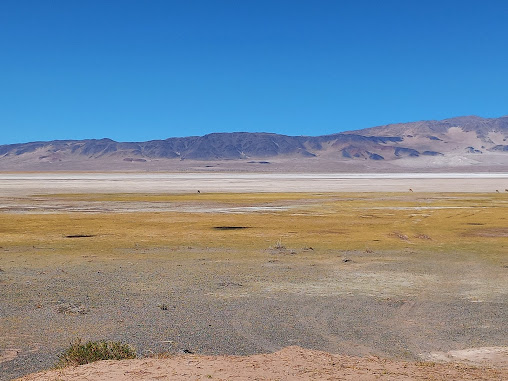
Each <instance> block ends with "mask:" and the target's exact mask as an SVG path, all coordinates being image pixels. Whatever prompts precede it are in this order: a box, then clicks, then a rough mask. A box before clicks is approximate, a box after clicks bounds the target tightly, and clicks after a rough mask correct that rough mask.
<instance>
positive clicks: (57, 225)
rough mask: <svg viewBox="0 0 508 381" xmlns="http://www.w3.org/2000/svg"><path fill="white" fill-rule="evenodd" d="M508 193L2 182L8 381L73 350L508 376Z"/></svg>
mask: <svg viewBox="0 0 508 381" xmlns="http://www.w3.org/2000/svg"><path fill="white" fill-rule="evenodd" d="M410 189H411V190H410ZM505 189H508V174H470V175H467V174H466V175H464V174H460V175H458V174H442V175H441V174H407V175H403V174H396V175H390V174H383V175H374V174H373V175H366V174H363V175H339V174H337V175H330V174H326V175H319V174H310V175H297V174H291V175H274V174H228V173H226V174H224V173H223V174H181V173H180V174H120V173H118V174H85V173H67V174H62V173H59V174H40V173H38V174H34V173H32V174H20V173H16V174H0V295H1V299H0V379H2V380H9V379H12V378H14V377H18V376H21V375H24V374H27V373H30V372H33V371H37V370H41V369H46V368H49V367H51V366H52V365H53V364H54V363H55V362H56V360H57V355H58V354H59V353H60V352H61V351H62V350H63V349H64V348H66V347H67V346H68V345H69V343H70V342H71V341H73V340H74V339H76V338H82V339H83V340H101V339H105V340H115V341H116V340H119V341H123V342H126V343H129V344H132V345H133V346H134V347H135V348H136V350H137V352H138V353H139V354H140V355H150V354H154V353H160V352H170V353H179V352H181V351H184V350H187V351H192V352H195V353H201V354H236V355H242V354H254V353H265V352H272V351H276V350H278V349H281V348H283V347H287V346H291V345H298V346H301V347H305V348H310V349H316V350H322V351H327V352H331V353H341V354H345V355H361V356H366V355H377V356H382V357H388V358H394V359H403V360H415V361H429V360H433V361H443V360H446V359H450V358H452V357H453V356H454V353H455V354H457V353H467V354H468V355H469V356H470V358H469V360H470V361H471V362H472V363H475V362H476V363H481V364H487V365H492V366H508V355H507V347H508V334H507V329H506V326H507V324H508V192H507V191H505ZM198 190H199V191H200V193H197V191H198ZM460 351H462V352H460ZM475 354H476V355H475ZM475 356H476V357H475ZM482 356H483V357H484V358H483V359H482V358H481V357H482Z"/></svg>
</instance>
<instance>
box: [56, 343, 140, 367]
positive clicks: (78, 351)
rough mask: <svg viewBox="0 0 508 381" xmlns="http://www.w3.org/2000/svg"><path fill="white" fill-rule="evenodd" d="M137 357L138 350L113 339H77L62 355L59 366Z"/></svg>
mask: <svg viewBox="0 0 508 381" xmlns="http://www.w3.org/2000/svg"><path fill="white" fill-rule="evenodd" d="M134 358H136V352H135V351H134V349H133V348H132V347H131V346H130V345H128V344H123V343H120V342H113V341H88V342H86V343H84V344H83V343H82V342H81V339H76V340H75V341H74V342H72V343H71V345H70V347H69V348H67V349H66V350H65V351H64V352H63V353H62V354H60V356H58V363H57V364H56V367H57V368H64V367H67V366H78V365H83V364H88V363H91V362H94V361H101V360H125V359H134Z"/></svg>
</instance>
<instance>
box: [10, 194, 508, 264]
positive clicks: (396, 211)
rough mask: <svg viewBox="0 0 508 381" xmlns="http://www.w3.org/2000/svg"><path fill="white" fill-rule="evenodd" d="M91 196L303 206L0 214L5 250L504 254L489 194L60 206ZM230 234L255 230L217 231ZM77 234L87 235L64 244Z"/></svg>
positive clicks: (227, 197)
mask: <svg viewBox="0 0 508 381" xmlns="http://www.w3.org/2000/svg"><path fill="white" fill-rule="evenodd" d="M202 196H203V197H202ZM54 197H57V196H54ZM88 197H90V199H92V200H97V199H99V200H103V199H108V200H109V201H113V202H123V201H126V200H129V201H132V200H136V201H144V202H156V201H155V200H164V201H167V200H180V201H181V199H185V200H186V202H192V203H195V204H201V203H202V202H203V200H204V199H205V198H206V203H207V204H210V203H212V204H215V205H221V204H223V203H230V204H233V203H236V204H241V205H259V204H266V203H268V202H269V203H270V205H281V204H286V203H288V202H291V203H293V204H297V205H300V207H297V208H292V209H289V210H286V211H273V212H264V213H260V212H257V213H242V214H227V213H216V214H213V213H177V212H164V213H135V214H133V213H125V214H121V213H109V214H106V213H105V214H86V213H60V214H0V233H1V236H0V246H11V247H12V246H20V247H26V246H36V247H43V248H48V249H51V250H53V251H65V252H67V253H79V252H84V251H87V252H88V251H90V250H99V251H108V250H111V249H112V248H118V247H123V248H139V247H140V246H141V247H152V248H153V247H160V246H172V247H176V246H184V247H187V246H192V247H198V248H205V247H217V248H223V247H229V248H234V249H242V250H260V249H266V248H268V247H270V246H273V242H276V241H278V240H279V239H282V240H283V241H284V243H285V245H286V246H288V247H291V248H302V247H313V248H316V249H321V250H333V249H337V250H366V249H367V250H388V249H390V250H400V249H403V248H411V249H415V250H416V249H418V250H424V251H428V250H431V251H449V250H455V249H459V248H460V250H461V251H464V252H475V253H477V254H478V255H484V256H486V257H491V258H495V257H496V256H497V255H500V254H502V253H504V252H506V249H507V237H506V235H507V234H506V229H507V227H508V217H507V216H508V199H507V198H506V197H499V196H496V195H492V194H485V195H481V194H480V195H471V194H466V195H461V194H454V195H453V197H450V196H449V195H439V194H426V195H423V196H422V195H419V196H413V197H411V196H407V195H405V194H354V195H353V194H343V195H336V194H335V195H330V194H325V195H316V194H314V195H309V194H280V195H278V196H277V195H274V194H249V195H241V194H211V195H180V196H174V195H167V196H165V195H155V196H154V195H64V196H62V195H58V198H59V199H60V198H62V199H73V200H80V201H83V200H86V199H87V198H88ZM310 201H311V202H310ZM319 201H321V202H319ZM227 226H242V227H248V228H249V229H243V230H240V229H238V230H228V229H222V230H220V229H214V227H227ZM80 235H82V236H90V237H88V238H87V237H82V238H79V237H78V238H73V239H72V238H67V237H68V236H80ZM401 237H404V239H402V238H401Z"/></svg>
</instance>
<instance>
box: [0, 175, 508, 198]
mask: <svg viewBox="0 0 508 381" xmlns="http://www.w3.org/2000/svg"><path fill="white" fill-rule="evenodd" d="M409 189H412V190H413V191H415V192H495V191H496V190H498V191H500V192H504V191H505V189H508V173H476V174H475V173H468V174H458V173H443V174H423V173H415V174H413V173H398V174H394V173H392V174H374V173H371V174H255V173H244V174H240V173H188V174H182V173H165V174H148V173H133V174H121V173H103V174H101V173H95V174H91V173H88V174H85V173H81V174H80V173H58V174H57V173H42V174H39V173H32V174H29V173H28V174H6V173H3V174H0V194H1V195H2V196H22V195H31V194H48V193H123V192H129V193H133V192H145V193H182V192H183V193H188V192H197V190H200V191H202V192H239V193H245V192H401V191H408V190H409Z"/></svg>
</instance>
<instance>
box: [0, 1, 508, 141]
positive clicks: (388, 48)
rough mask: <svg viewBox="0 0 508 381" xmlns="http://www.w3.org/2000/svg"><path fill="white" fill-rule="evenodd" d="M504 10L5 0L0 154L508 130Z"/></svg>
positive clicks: (1, 9)
mask: <svg viewBox="0 0 508 381" xmlns="http://www.w3.org/2000/svg"><path fill="white" fill-rule="evenodd" d="M507 20H508V1H505V0H499V1H496V0H484V1H480V0H476V1H468V0H460V1H455V0H448V1H447V0H440V1H434V0H425V1H412V0H403V1H390V0H384V1H374V0H373V1H365V0H364V1H362V0H356V1H354V0H350V1H340V0H330V1H327V0H308V1H302V0H288V1H286V0H269V1H264V0H228V1H226V0H203V1H197V0H178V1H171V0H161V1H157V0H136V1H133V0H118V1H115V0H97V1H95V0H80V1H78V0H74V1H73V0H34V1H28V0H1V1H0V144H6V143H15V142H26V141H34V140H51V139H83V138H102V137H109V138H112V139H115V140H119V141H142V140H149V139H165V138H168V137H172V136H188V135H203V134H206V133H210V132H229V131H265V132H277V133H283V134H289V135H321V134H327V133H334V132H340V131H344V130H353V129H359V128H364V127H372V126H376V125H381V124H387V123H394V122H407V121H415V120H422V119H443V118H447V117H453V116H459V115H473V114H474V115H479V116H483V117H498V116H502V115H506V114H508V22H507Z"/></svg>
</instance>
